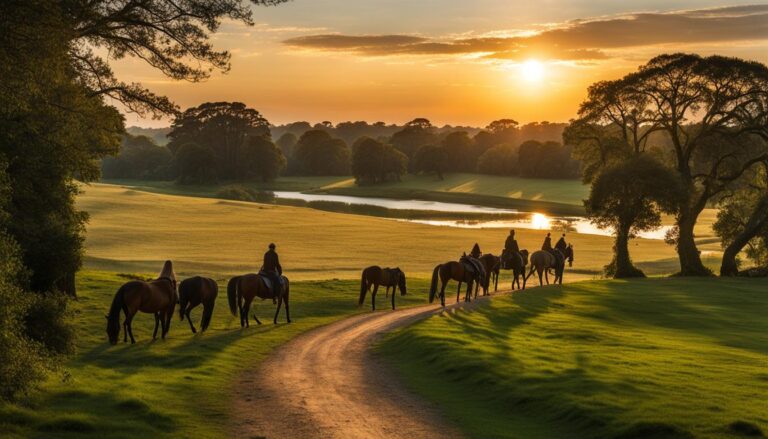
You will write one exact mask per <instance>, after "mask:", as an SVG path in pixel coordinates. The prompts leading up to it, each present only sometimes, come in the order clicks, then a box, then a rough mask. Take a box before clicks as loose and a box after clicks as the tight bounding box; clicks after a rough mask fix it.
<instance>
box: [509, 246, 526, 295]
mask: <svg viewBox="0 0 768 439" xmlns="http://www.w3.org/2000/svg"><path fill="white" fill-rule="evenodd" d="M506 257H508V258H509V260H508V261H507V262H506V264H507V265H506V267H504V268H508V269H510V270H512V289H513V290H514V289H515V285H517V289H518V290H519V289H525V281H523V285H522V287H521V286H520V278H521V277H522V278H525V267H526V266H527V265H528V250H525V249H523V250H520V253H515V252H509V256H506Z"/></svg>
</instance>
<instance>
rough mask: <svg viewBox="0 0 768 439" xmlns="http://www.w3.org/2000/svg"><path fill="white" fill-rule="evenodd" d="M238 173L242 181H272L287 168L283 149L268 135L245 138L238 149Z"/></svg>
mask: <svg viewBox="0 0 768 439" xmlns="http://www.w3.org/2000/svg"><path fill="white" fill-rule="evenodd" d="M237 156H238V165H237V169H238V173H237V177H238V180H240V181H252V180H261V181H263V182H267V181H272V180H274V179H275V178H277V177H278V176H279V175H280V173H281V172H282V171H283V169H285V166H286V160H285V156H284V155H283V153H282V151H280V149H279V148H278V147H277V146H275V144H274V143H272V141H271V140H269V139H268V138H266V137H262V136H252V137H248V138H246V139H245V141H244V142H243V144H242V145H241V146H240V148H239V149H238V153H237Z"/></svg>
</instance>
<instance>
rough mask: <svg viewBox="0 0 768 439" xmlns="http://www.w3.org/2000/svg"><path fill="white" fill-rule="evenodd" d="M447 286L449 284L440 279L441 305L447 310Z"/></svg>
mask: <svg viewBox="0 0 768 439" xmlns="http://www.w3.org/2000/svg"><path fill="white" fill-rule="evenodd" d="M446 286H447V282H446V281H444V280H443V279H440V305H441V306H442V307H443V308H445V287H446Z"/></svg>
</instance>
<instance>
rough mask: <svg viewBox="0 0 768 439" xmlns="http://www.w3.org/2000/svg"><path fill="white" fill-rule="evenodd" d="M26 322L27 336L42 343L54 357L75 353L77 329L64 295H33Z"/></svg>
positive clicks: (25, 317)
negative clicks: (73, 323)
mask: <svg viewBox="0 0 768 439" xmlns="http://www.w3.org/2000/svg"><path fill="white" fill-rule="evenodd" d="M29 302H30V303H29V308H28V310H27V313H26V315H25V316H24V320H25V322H26V327H27V335H28V336H29V338H30V339H32V340H34V341H36V342H39V343H41V344H42V345H43V346H44V347H45V348H46V349H47V350H48V351H49V352H50V354H51V355H52V356H53V357H57V356H64V355H71V354H73V353H75V335H76V334H75V328H74V326H73V325H72V319H71V313H70V311H69V309H68V305H69V298H68V297H67V296H65V295H63V294H57V293H40V294H33V295H31V298H30V301H29Z"/></svg>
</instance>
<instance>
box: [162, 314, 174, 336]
mask: <svg viewBox="0 0 768 439" xmlns="http://www.w3.org/2000/svg"><path fill="white" fill-rule="evenodd" d="M173 309H174V306H170V307H168V309H167V310H165V327H164V328H163V340H165V336H166V335H168V333H169V332H170V331H171V320H173Z"/></svg>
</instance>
